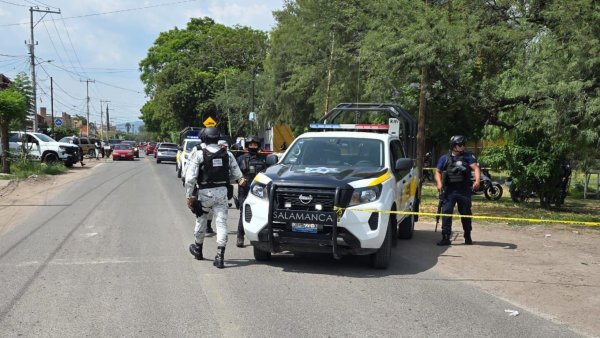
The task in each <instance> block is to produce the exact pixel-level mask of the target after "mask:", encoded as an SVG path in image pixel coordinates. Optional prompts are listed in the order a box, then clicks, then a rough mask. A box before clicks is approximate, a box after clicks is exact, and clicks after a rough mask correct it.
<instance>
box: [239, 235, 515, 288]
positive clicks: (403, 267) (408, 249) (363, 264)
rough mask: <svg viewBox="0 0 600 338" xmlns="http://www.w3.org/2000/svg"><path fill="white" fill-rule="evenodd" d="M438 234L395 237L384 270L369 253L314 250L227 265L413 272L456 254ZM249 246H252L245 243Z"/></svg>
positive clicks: (458, 241) (340, 272) (368, 274)
mask: <svg viewBox="0 0 600 338" xmlns="http://www.w3.org/2000/svg"><path fill="white" fill-rule="evenodd" d="M440 237H441V234H440V233H439V232H437V233H436V232H433V231H431V230H415V232H414V235H413V238H412V239H411V240H398V246H397V247H396V248H393V249H392V261H391V263H390V266H389V267H388V269H386V270H377V269H373V268H371V267H370V264H369V263H370V257H369V256H344V257H342V259H340V260H336V259H334V258H333V256H332V255H331V254H315V253H281V254H273V255H272V257H271V260H270V261H266V262H257V261H254V260H252V259H251V260H241V259H240V260H228V263H229V264H228V267H243V266H248V265H252V264H265V265H269V266H272V267H277V268H281V269H282V270H283V271H285V272H292V273H303V274H306V273H309V274H320V275H324V274H326V275H334V276H344V277H356V278H378V277H386V276H402V275H415V274H418V273H421V272H424V271H427V270H430V269H431V268H433V267H434V266H435V265H436V264H437V262H438V257H440V256H444V257H456V258H460V257H462V256H460V255H447V254H446V250H447V249H448V247H442V246H437V245H436V242H437V241H439V240H440ZM453 245H461V246H462V245H464V244H463V241H462V232H454V236H453ZM474 245H481V246H489V247H504V248H506V249H516V248H517V246H516V245H515V244H511V243H500V242H476V241H475V242H474ZM247 248H248V249H250V250H251V249H252V247H251V246H247Z"/></svg>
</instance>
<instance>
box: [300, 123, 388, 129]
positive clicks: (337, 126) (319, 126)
mask: <svg viewBox="0 0 600 338" xmlns="http://www.w3.org/2000/svg"><path fill="white" fill-rule="evenodd" d="M310 128H312V129H355V130H388V129H389V128H390V126H389V125H387V124H322V123H311V124H310Z"/></svg>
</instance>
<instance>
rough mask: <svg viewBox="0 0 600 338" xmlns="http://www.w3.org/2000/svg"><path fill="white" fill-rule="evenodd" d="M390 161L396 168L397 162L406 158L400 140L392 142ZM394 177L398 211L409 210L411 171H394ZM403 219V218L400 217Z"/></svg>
mask: <svg viewBox="0 0 600 338" xmlns="http://www.w3.org/2000/svg"><path fill="white" fill-rule="evenodd" d="M390 152H391V154H390V155H391V156H390V160H391V162H392V163H391V168H392V169H393V168H394V167H395V166H396V161H397V160H398V159H401V158H405V157H406V156H405V155H404V149H403V148H402V143H400V141H399V140H392V141H391V143H390ZM393 170H394V169H393ZM393 173H394V177H395V179H396V205H397V206H398V210H407V208H408V207H409V206H410V197H411V196H410V184H411V178H412V177H411V176H412V175H411V170H409V171H396V170H394V172H393ZM398 218H399V219H401V217H398Z"/></svg>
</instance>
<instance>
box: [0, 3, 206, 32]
mask: <svg viewBox="0 0 600 338" xmlns="http://www.w3.org/2000/svg"><path fill="white" fill-rule="evenodd" d="M0 1H2V2H6V1H4V0H0ZM195 1H197V0H183V1H175V2H167V3H162V4H156V5H151V6H144V7H136V8H127V9H119V10H115V11H109V12H100V13H90V14H83V15H76V16H68V17H63V18H61V19H59V20H63V21H64V20H68V19H78V18H86V17H90V16H99V15H107V14H115V13H124V12H131V11H139V10H143V9H148V8H155V7H163V6H170V5H178V4H182V3H186V2H195ZM7 3H8V2H7ZM11 5H16V4H13V3H11ZM17 6H18V5H17ZM21 6H23V5H21ZM24 7H28V6H24ZM23 24H27V22H25V23H23V22H19V23H10V24H4V25H0V27H7V26H20V25H23Z"/></svg>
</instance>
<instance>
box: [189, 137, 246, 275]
mask: <svg viewBox="0 0 600 338" xmlns="http://www.w3.org/2000/svg"><path fill="white" fill-rule="evenodd" d="M220 135H221V133H220V132H219V130H218V129H217V128H214V127H211V128H206V129H205V130H204V132H203V134H202V141H203V142H204V143H205V144H206V148H204V149H202V150H198V151H196V152H195V156H194V157H193V158H190V161H189V163H188V169H187V171H186V174H185V194H186V197H187V205H188V207H189V208H190V209H192V210H196V211H197V219H196V226H195V229H194V236H195V238H196V240H195V242H194V243H192V244H190V247H189V250H190V253H191V254H192V255H193V256H194V257H195V258H196V259H198V260H201V259H203V258H204V257H203V255H202V244H203V242H204V235H205V228H206V222H207V219H208V215H207V213H208V212H209V211H210V210H212V212H213V220H214V222H213V223H214V224H216V230H217V255H216V256H215V260H214V262H213V265H214V266H216V267H217V268H219V269H222V268H223V267H224V266H225V264H224V259H225V245H226V244H227V212H228V209H229V208H228V203H227V185H228V184H229V182H230V181H231V180H232V179H233V180H239V181H238V182H239V185H240V186H243V185H245V184H246V182H245V180H244V178H243V176H242V172H241V171H240V168H239V167H238V165H237V162H236V160H235V157H234V156H233V154H232V153H231V152H229V151H227V150H226V149H224V148H222V147H220V146H218V145H217V142H218V141H219V138H220ZM196 184H198V187H199V189H198V197H195V196H193V192H194V188H195V187H196ZM198 203H200V204H201V206H198ZM198 209H201V211H200V212H198ZM198 213H199V214H200V215H198Z"/></svg>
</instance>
